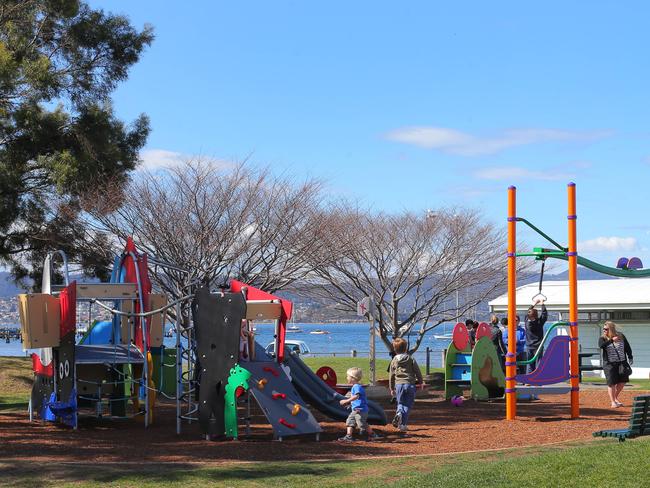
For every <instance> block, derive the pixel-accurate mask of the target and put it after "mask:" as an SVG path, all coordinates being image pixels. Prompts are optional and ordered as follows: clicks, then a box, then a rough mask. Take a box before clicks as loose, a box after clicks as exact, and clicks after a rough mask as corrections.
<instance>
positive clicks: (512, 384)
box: [505, 183, 650, 420]
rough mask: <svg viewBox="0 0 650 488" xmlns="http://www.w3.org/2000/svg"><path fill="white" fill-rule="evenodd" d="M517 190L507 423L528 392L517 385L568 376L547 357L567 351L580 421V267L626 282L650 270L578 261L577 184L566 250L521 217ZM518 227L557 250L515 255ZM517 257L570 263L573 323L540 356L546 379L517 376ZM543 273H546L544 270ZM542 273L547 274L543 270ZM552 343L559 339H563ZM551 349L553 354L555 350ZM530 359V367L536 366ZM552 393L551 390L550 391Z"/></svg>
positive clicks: (511, 191) (636, 264) (572, 188)
mask: <svg viewBox="0 0 650 488" xmlns="http://www.w3.org/2000/svg"><path fill="white" fill-rule="evenodd" d="M516 192H517V190H516V188H515V187H514V186H510V187H509V188H508V251H507V261H508V344H507V346H508V353H507V355H506V361H505V366H506V375H505V382H506V387H505V396H506V419H507V420H514V419H515V418H516V415H517V392H518V391H522V390H524V389H526V388H528V387H521V386H517V385H516V382H517V381H522V380H523V382H524V383H527V384H531V385H537V386H540V385H548V384H552V383H557V379H558V378H560V377H561V376H566V374H565V373H566V371H565V370H564V366H562V365H557V364H554V362H555V361H551V360H550V358H549V359H548V360H546V361H545V360H544V358H545V356H547V355H548V354H549V353H551V352H552V353H553V354H555V355H556V356H557V357H558V358H559V360H560V361H562V360H564V359H565V358H566V355H565V354H564V350H566V349H568V353H569V355H568V367H569V371H568V378H565V380H566V379H569V380H570V389H569V391H570V393H571V418H579V417H580V387H579V382H578V381H579V372H578V365H579V353H578V278H577V265H578V264H580V265H581V266H584V267H586V268H589V269H592V270H594V271H597V272H600V273H603V274H606V275H610V276H618V277H626V278H640V277H648V276H650V269H640V268H641V266H642V264H641V262H640V260H639V259H638V258H631V259H629V260H628V259H624V260H619V263H618V264H617V267H615V268H614V267H609V266H604V265H601V264H599V263H596V262H594V261H591V260H589V259H586V258H584V257H582V256H578V250H577V239H576V221H577V218H578V217H577V214H576V185H575V183H569V184H568V185H567V197H568V198H567V200H568V215H567V222H568V246H567V247H565V246H562V245H561V244H559V243H558V242H557V241H555V240H553V239H552V238H551V237H549V236H548V235H547V234H545V233H544V232H542V231H541V230H540V229H538V228H537V227H536V226H535V225H533V224H532V223H530V222H529V221H528V220H526V219H524V218H522V217H518V216H517V205H516ZM517 222H522V223H524V224H526V225H527V226H528V227H530V228H531V229H532V230H533V231H535V232H536V233H537V234H539V235H540V236H542V237H543V238H544V239H546V240H547V241H548V242H549V243H551V244H552V245H553V246H554V249H547V248H541V247H540V248H533V251H532V252H517ZM518 257H535V259H536V260H540V261H542V262H544V261H545V260H546V259H547V258H556V259H562V260H565V261H568V264H569V321H568V322H562V323H558V324H555V325H563V326H567V327H568V333H569V335H568V337H567V336H558V337H555V338H554V339H553V340H552V341H551V344H549V346H548V350H547V351H546V352H545V353H544V355H543V356H542V364H540V366H538V368H537V369H541V366H542V365H544V364H545V363H547V364H548V366H547V367H548V368H549V369H547V370H546V371H545V373H544V374H541V373H540V374H539V375H537V374H536V371H537V370H536V371H534V372H533V373H531V374H530V375H527V376H526V377H525V378H523V377H521V376H518V375H517V374H516V366H517V364H518V362H517V361H515V358H516V342H515V341H516V333H515V329H516V321H515V318H516V315H517V303H516V289H517V272H516V269H517V268H516V266H517V258H518ZM542 269H543V268H542ZM542 273H543V271H542ZM540 293H541V279H540ZM560 338H561V341H558V342H556V343H555V345H554V343H553V341H555V340H556V339H560ZM551 347H553V350H552V351H551ZM533 360H534V359H532V360H528V361H527V362H529V363H530V362H532V361H533ZM549 392H550V391H549Z"/></svg>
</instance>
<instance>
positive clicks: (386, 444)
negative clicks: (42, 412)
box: [0, 389, 640, 463]
mask: <svg viewBox="0 0 650 488" xmlns="http://www.w3.org/2000/svg"><path fill="white" fill-rule="evenodd" d="M639 393H640V392H638V391H624V393H623V395H622V399H623V401H624V403H625V405H626V406H625V407H623V408H619V409H612V408H610V406H609V400H608V398H607V392H606V390H604V389H593V390H592V389H585V390H584V391H581V393H580V402H581V410H580V413H581V417H580V418H579V419H576V420H571V419H570V406H569V401H570V400H569V395H554V396H547V397H544V398H542V399H541V400H539V401H534V402H519V403H518V419H517V420H516V421H513V422H508V421H506V420H504V415H505V404H504V403H503V402H492V403H477V402H474V401H465V402H464V403H463V405H462V406H460V407H454V406H452V405H451V404H450V403H449V402H448V401H444V400H442V399H441V397H440V395H441V392H430V393H425V394H422V396H421V397H420V398H418V400H417V402H416V405H415V407H414V411H413V413H412V416H411V430H410V434H411V437H409V438H400V437H399V436H398V435H397V432H396V431H395V429H394V428H393V427H392V426H390V425H389V426H385V427H379V428H377V429H376V430H377V431H379V432H380V433H381V434H383V435H384V436H385V437H384V438H383V439H381V440H378V441H373V442H365V441H357V442H353V443H341V442H338V441H337V439H338V438H339V437H340V436H341V435H342V434H343V433H344V429H345V428H344V425H343V422H333V421H331V420H328V419H327V418H325V417H323V416H322V415H319V414H318V412H315V414H316V417H317V419H318V420H319V421H321V425H322V427H323V433H322V434H321V439H320V442H315V440H314V439H313V438H299V439H297V438H293V439H287V440H284V441H282V442H278V441H274V440H272V431H271V429H270V427H269V426H268V424H266V423H264V419H263V417H262V416H261V415H260V414H259V412H257V413H256V414H255V415H254V416H253V425H252V428H251V431H252V432H251V434H252V435H251V436H250V437H249V438H247V439H246V438H242V439H240V440H238V441H206V440H205V439H204V438H203V437H202V436H201V435H200V432H199V429H198V425H196V424H192V425H187V424H184V425H183V431H182V433H181V434H180V435H176V428H175V426H176V421H175V406H174V404H172V403H169V404H162V405H159V406H158V407H157V410H156V416H157V417H156V422H155V423H154V425H152V426H150V427H149V428H148V429H145V428H144V427H143V424H142V422H141V421H140V420H135V419H134V420H121V421H109V420H96V419H93V418H91V417H86V418H82V419H81V420H80V425H79V429H78V430H76V431H74V430H70V429H68V428H65V427H60V426H56V425H52V424H49V423H41V422H38V421H37V422H33V423H30V422H29V418H28V416H27V414H26V413H23V412H0V459H2V460H3V461H9V462H11V461H12V460H15V461H18V460H30V461H42V462H45V461H47V462H79V461H83V462H85V463H92V462H95V463H110V462H131V463H142V462H179V463H181V462H182V463H194V462H199V463H203V462H217V463H218V462H226V461H267V460H268V461H270V460H277V461H286V460H300V461H304V460H326V459H342V460H343V459H350V458H351V457H353V458H360V457H374V456H376V457H382V456H400V455H411V454H441V453H451V452H470V451H482V450H489V449H499V448H508V447H524V446H539V445H543V444H553V443H558V442H563V441H575V440H587V439H591V438H592V432H594V431H597V430H601V429H613V428H623V427H625V426H626V425H627V422H628V418H629V414H630V408H629V405H630V403H631V400H632V397H633V396H635V395H638V394H639ZM384 407H385V408H386V412H387V415H388V417H389V420H390V418H392V415H393V414H394V406H393V405H390V404H388V403H386V404H384Z"/></svg>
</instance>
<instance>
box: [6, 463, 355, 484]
mask: <svg viewBox="0 0 650 488" xmlns="http://www.w3.org/2000/svg"><path fill="white" fill-rule="evenodd" d="M34 468H35V466H34V464H33V463H28V462H24V461H20V462H13V463H0V473H2V480H3V481H2V484H3V486H15V487H23V486H35V485H48V484H61V483H82V484H83V483H88V485H89V486H90V485H97V484H99V483H102V484H103V483H116V484H117V485H120V486H124V485H125V484H133V485H135V486H138V485H142V484H145V483H151V484H154V483H156V484H160V483H164V484H165V485H169V484H173V483H176V484H178V485H183V486H194V484H196V486H199V485H203V484H204V483H205V482H222V483H223V482H230V483H236V482H239V481H259V482H264V483H265V484H271V483H282V482H285V481H286V480H287V478H289V477H295V478H297V479H296V481H299V480H301V479H302V480H303V481H304V483H305V484H312V483H313V481H314V480H311V482H308V480H309V479H310V478H311V477H319V478H320V479H322V478H323V477H327V478H340V477H341V476H345V474H346V473H347V472H348V470H346V469H341V468H342V466H332V464H331V463H327V464H325V463H306V464H299V463H289V464H286V463H262V462H258V463H253V464H250V465H248V464H247V465H241V464H239V465H232V464H231V465H225V466H219V467H203V466H200V465H194V464H188V463H174V464H146V465H136V464H119V463H116V464H110V465H106V464H103V465H95V466H92V467H89V466H88V465H87V464H69V463H66V464H45V465H43V464H40V465H39V466H38V469H34Z"/></svg>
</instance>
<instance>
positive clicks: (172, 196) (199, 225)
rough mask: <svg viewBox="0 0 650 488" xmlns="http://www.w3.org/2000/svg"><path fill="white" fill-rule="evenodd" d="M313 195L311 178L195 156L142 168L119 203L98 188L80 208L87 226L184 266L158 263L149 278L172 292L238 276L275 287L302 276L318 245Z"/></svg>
mask: <svg viewBox="0 0 650 488" xmlns="http://www.w3.org/2000/svg"><path fill="white" fill-rule="evenodd" d="M320 198H321V185H320V183H319V182H318V181H315V180H307V181H305V182H302V183H296V182H294V181H291V180H288V179H283V178H279V177H275V176H272V175H271V174H270V173H269V172H268V171H265V170H254V169H249V168H248V167H247V166H246V165H245V164H244V163H242V164H238V165H233V166H224V165H219V164H215V163H211V162H206V161H200V160H198V161H188V162H187V163H186V164H184V165H182V166H176V167H173V168H167V169H166V170H165V171H162V172H161V171H158V172H146V173H144V174H142V175H141V176H140V177H138V178H137V179H134V180H133V181H132V182H131V183H130V184H129V186H128V187H127V188H126V189H125V191H124V193H123V195H121V199H122V204H121V206H117V205H113V201H112V200H113V199H112V197H111V194H110V191H103V192H102V193H101V194H95V195H94V196H93V198H92V201H91V200H88V201H86V202H85V204H86V205H85V208H86V210H87V211H88V212H89V214H90V215H91V219H89V224H90V225H93V226H95V227H96V228H98V229H101V230H103V231H105V232H107V233H109V234H112V235H113V236H115V237H116V238H119V240H123V239H125V238H126V237H127V236H133V238H134V240H135V241H136V245H137V246H138V247H139V248H140V249H142V250H143V251H145V252H147V253H148V254H150V255H151V256H155V258H156V260H158V261H160V262H165V263H170V264H173V265H175V266H177V267H179V268H182V269H183V270H185V271H182V270H180V269H179V270H174V269H169V268H166V269H163V268H159V269H158V270H157V272H156V273H155V275H154V277H153V280H154V284H155V285H156V286H157V287H158V288H160V289H161V290H163V291H165V292H166V293H168V294H170V295H171V296H174V297H177V296H179V295H181V294H182V289H183V288H184V287H185V286H187V285H188V283H197V282H206V281H211V282H212V283H213V284H217V285H218V284H221V283H225V282H226V281H227V280H228V279H230V278H237V279H241V280H243V281H246V282H247V283H250V284H251V285H254V286H259V287H261V288H263V289H265V290H267V291H269V292H274V291H277V290H279V289H282V288H284V287H286V286H287V285H288V284H290V283H292V282H293V281H295V280H297V279H300V278H302V277H303V276H304V275H305V274H306V273H307V272H308V271H309V270H310V268H308V266H307V256H309V255H310V254H311V253H312V252H313V249H314V248H315V247H316V246H317V242H316V241H315V239H314V234H315V232H317V230H318V229H319V228H320V225H319V224H318V222H317V219H318V218H320V213H319V212H318V211H317V209H318V206H319V204H320ZM116 240H117V239H116Z"/></svg>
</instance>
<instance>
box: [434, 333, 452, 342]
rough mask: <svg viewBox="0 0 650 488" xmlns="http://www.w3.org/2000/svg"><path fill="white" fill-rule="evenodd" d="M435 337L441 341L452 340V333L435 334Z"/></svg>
mask: <svg viewBox="0 0 650 488" xmlns="http://www.w3.org/2000/svg"><path fill="white" fill-rule="evenodd" d="M433 338H434V339H437V340H439V341H450V340H451V335H446V334H445V335H437V334H433Z"/></svg>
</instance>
